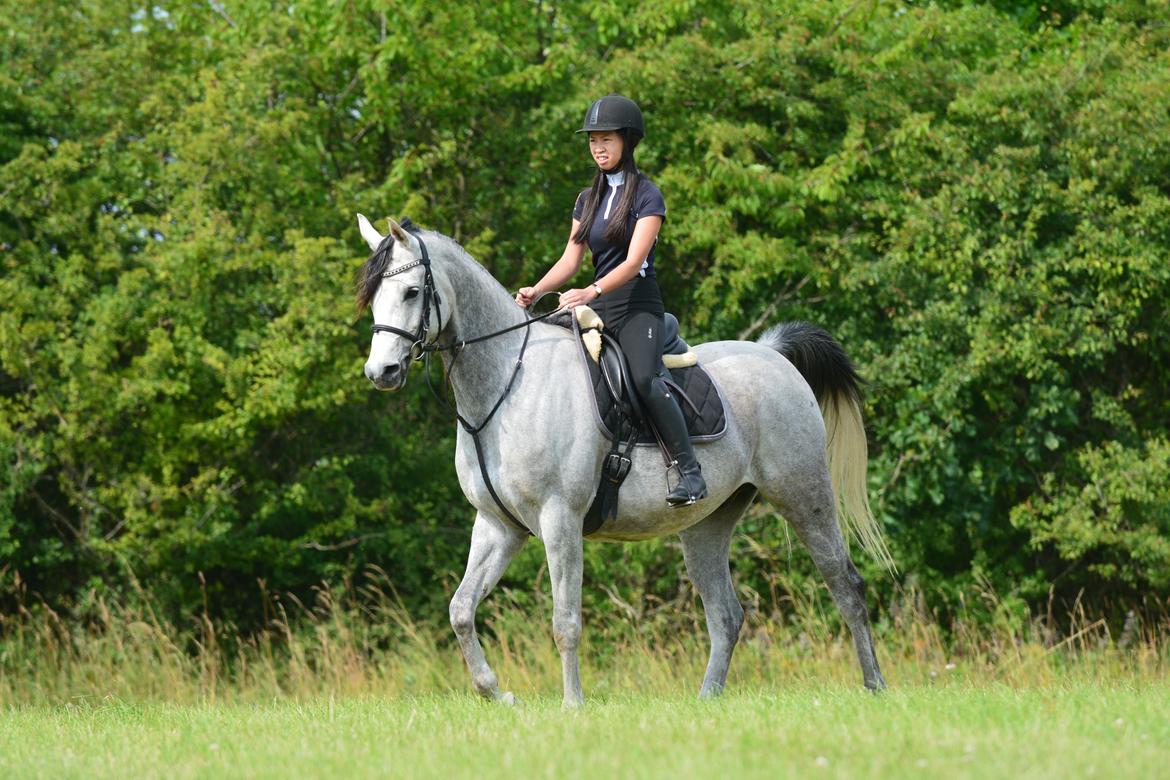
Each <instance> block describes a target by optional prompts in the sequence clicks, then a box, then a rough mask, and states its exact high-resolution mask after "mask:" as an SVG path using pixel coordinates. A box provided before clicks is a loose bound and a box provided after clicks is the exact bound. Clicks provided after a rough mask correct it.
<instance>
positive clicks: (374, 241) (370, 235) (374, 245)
mask: <svg viewBox="0 0 1170 780" xmlns="http://www.w3.org/2000/svg"><path fill="white" fill-rule="evenodd" d="M357 218H358V230H360V231H362V238H364V239H365V240H366V243H367V244H369V245H370V251H371V252H377V251H378V247H379V246H381V245H382V240H383V239H384V238H385V236H383V235H381V234H380V233H378V231H377V230H374V226H373V225H371V224H370V220H368V219H366V215H365V214H358V215H357Z"/></svg>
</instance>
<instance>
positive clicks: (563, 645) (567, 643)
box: [553, 614, 581, 651]
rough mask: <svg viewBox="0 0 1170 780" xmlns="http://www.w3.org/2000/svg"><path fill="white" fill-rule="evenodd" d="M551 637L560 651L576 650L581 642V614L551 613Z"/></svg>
mask: <svg viewBox="0 0 1170 780" xmlns="http://www.w3.org/2000/svg"><path fill="white" fill-rule="evenodd" d="M553 639H554V640H555V641H556V643H557V649H558V650H561V651H570V650H576V649H577V645H579V644H580V643H581V616H580V615H569V614H554V615H553Z"/></svg>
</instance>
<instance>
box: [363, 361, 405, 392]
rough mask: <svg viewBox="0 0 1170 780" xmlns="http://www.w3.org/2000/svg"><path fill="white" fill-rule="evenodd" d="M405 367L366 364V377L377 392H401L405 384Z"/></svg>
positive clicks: (387, 364) (393, 364)
mask: <svg viewBox="0 0 1170 780" xmlns="http://www.w3.org/2000/svg"><path fill="white" fill-rule="evenodd" d="M406 372H407V366H404V365H402V363H386V364H382V363H366V367H365V374H366V377H367V378H368V379H369V380H370V381H371V382H373V383H374V387H376V388H377V389H379V390H401V389H402V386H403V385H404V384H406Z"/></svg>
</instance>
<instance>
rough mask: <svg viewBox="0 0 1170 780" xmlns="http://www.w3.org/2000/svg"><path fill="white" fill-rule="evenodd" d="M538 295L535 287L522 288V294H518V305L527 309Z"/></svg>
mask: <svg viewBox="0 0 1170 780" xmlns="http://www.w3.org/2000/svg"><path fill="white" fill-rule="evenodd" d="M536 293H537V290H536V288H535V287H521V288H520V292H518V293H516V303H518V304H520V305H521V306H523V307H524V308H525V309H527V308H528V307H529V306H531V305H532V302H533V301H535V300H536Z"/></svg>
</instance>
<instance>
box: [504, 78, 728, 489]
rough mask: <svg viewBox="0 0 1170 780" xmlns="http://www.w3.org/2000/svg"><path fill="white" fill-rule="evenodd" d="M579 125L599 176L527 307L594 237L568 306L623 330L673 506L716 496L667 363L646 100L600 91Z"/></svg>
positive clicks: (524, 297) (568, 272)
mask: <svg viewBox="0 0 1170 780" xmlns="http://www.w3.org/2000/svg"><path fill="white" fill-rule="evenodd" d="M577 132H579V133H588V134H589V152H590V154H592V156H593V160H594V162H596V163H597V168H598V170H597V175H596V176H595V177H594V179H593V185H592V186H591V187H590V188H588V189H586V190H582V192H581V194H580V195H578V196H577V204H576V206H574V208H573V227H572V229H571V230H570V231H569V241H568V243H567V244H566V245H565V251H564V253H563V254H562V255H561V258H560V260H558V261H557V262H556V263H555V264H554V265H553V267H552V268H550V269H549V271H548V273H546V274H545V275H544V278H542V279H541V280H540V281H539V282H537V284H536V286H535V287H524V288H522V289H521V290H520V292H519V293H517V295H516V302H517V303H518V304H520V305H521V306H525V307H527V306H531V305H532V302H533V301H534V300H536V298H537V297H539V296H540V294H541V293H543V292H545V291H547V290H555V289H557V288H559V287H561V286H562V285H564V284H566V283H567V282H568V281H569V280H570V279H572V278H573V276H574V275H576V273H577V271H578V270H579V269H580V268H581V261H582V259H583V258H584V256H585V246H586V245H588V246H589V250H590V252H591V253H592V254H593V266H594V268H595V271H594V274H593V284H592V285H590V286H589V287H584V288H580V289H573V290H569V291H568V292H565V293H563V294H562V295H561V297H560V303H561V305H562V307H564V308H573V307H575V306H580V305H582V304H588V305H589V306H591V307H592V308H593V309H595V310H596V311H597V313H598V314H599V315H600V316H601V319H602V321H603V322H604V323H605V326H606V328H607V329H608V330H609V331H610V332H612V333H613V334H615V335H616V337H617V339H618V342H619V343H620V344H621V345H622V351H623V352H625V354H626V359H627V360H628V361H629V365H630V373H631V374H632V377H631V378H632V380H633V383H634V388H635V389H636V390H637V393H638V396H639V397H640V398H641V399H642V402H643V406H644V407H645V408H646V409H648V410H649V412H650V414H651V416H652V417H653V418H654V423H655V425H656V426H657V428H658V432H659V434H661V436H662V440H663V442H664V443H665V444H666V447H667V449H668V450H669V451H670V455H671V457H672V458H673V459H674V463H673V464H671V465H672V466H677V468H678V471H679V481H678V484H677V485H676V486H675V487H674V488H673V489H672V490H671V491H670V492H669V493H667V495H666V501H667V503H668V504H670V506H672V507H679V506H687V505H688V504H693V503H694V502H695V501H698V500H699V499H700V498H704V497H705V496H706V495H707V485H706V483H705V482H704V481H703V475H702V473H701V472H700V469H699V464H698V462H697V461H696V460H695V451H694V448H693V447H692V446H691V440H690V436H689V435H688V433H687V427H686V422H685V421H684V419H683V415H682V410H681V409H680V408H679V405H678V403H677V402H676V401H675V400H674V398H673V397H672V396H671V394H670V391H669V389H668V386H667V384H666V382H665V381H664V378H665V376H666V368H665V367H664V366H663V365H662V344H663V312H664V311H665V310H664V308H663V306H662V294H661V292H659V289H658V282H657V280H656V279H655V274H654V247H655V244H656V243H657V241H658V230H659V228H660V227H662V222H663V220H664V219H665V218H666V203H665V201H663V199H662V193H661V192H660V191H659V189H658V187H656V186H655V185H654V183H653V182H652V181H650V180H649V179H647V178H646V177H645V176H643V175H642V174H641V173H639V172H638V168H637V166H636V165H635V164H634V149H635V148H636V147H637V146H638V142H639V141H641V140H642V138H643V136H644V135H645V127H644V125H643V122H642V112H641V110H639V109H638V105H637V104H636V103H635V102H634V101H632V100H630V99H629V98H626V97H622V96H621V95H607V96H605V97H603V98H601V99H600V100H597V101H596V102H594V103H593V105H591V106H590V107H589V110H588V111H587V112H586V113H585V122H584V124H583V125H582V127H581V129H580V130H578V131H577Z"/></svg>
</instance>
